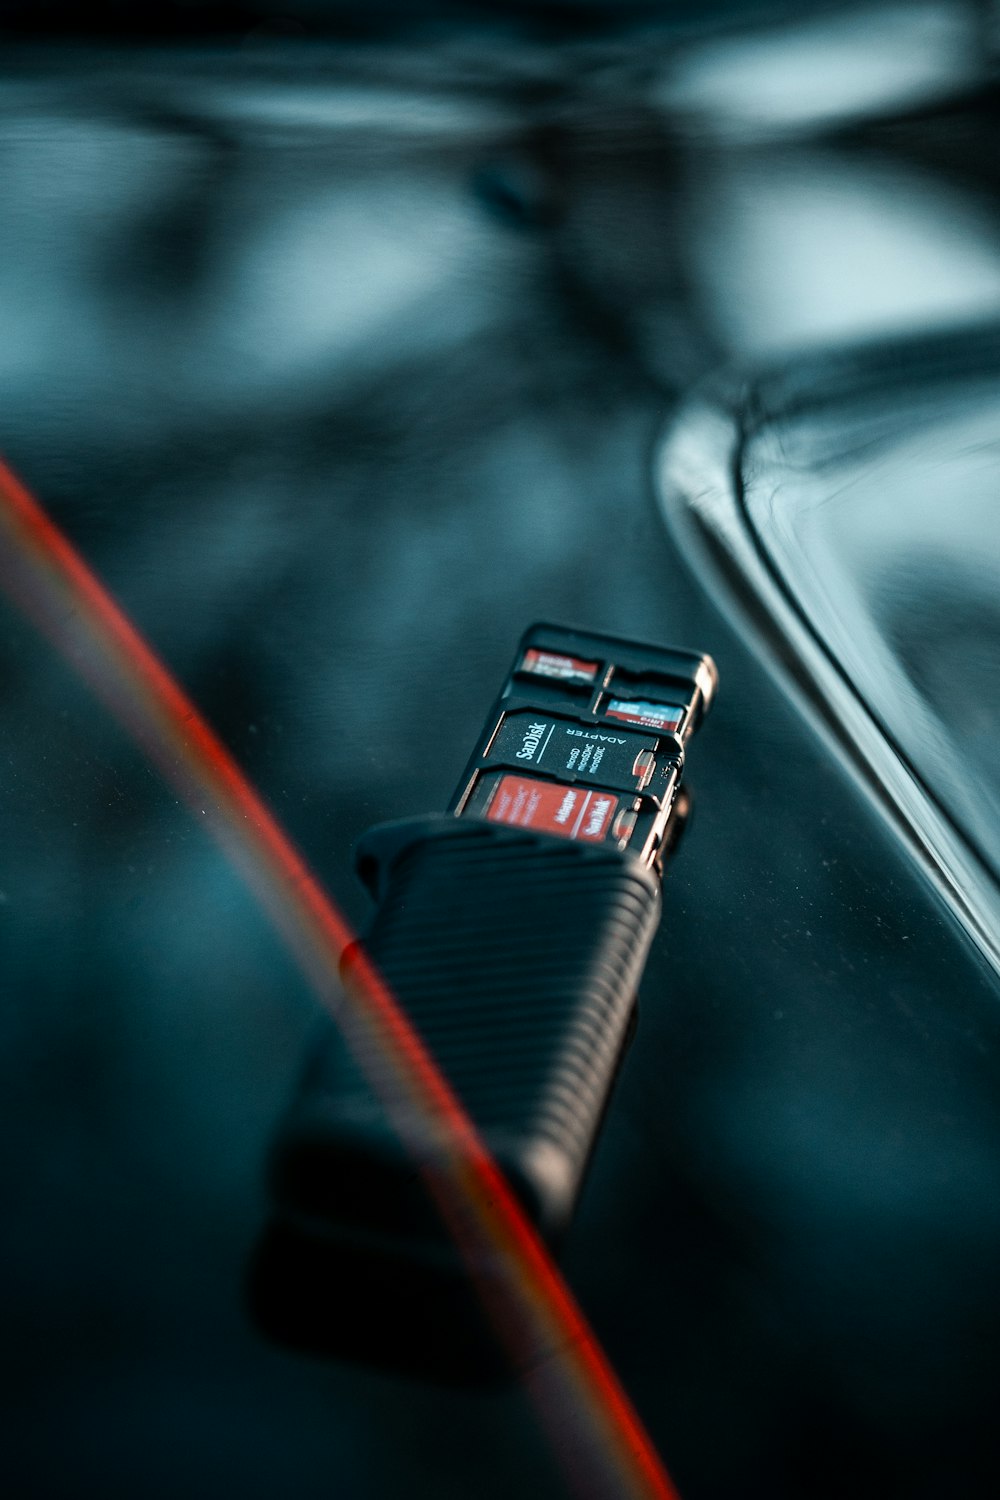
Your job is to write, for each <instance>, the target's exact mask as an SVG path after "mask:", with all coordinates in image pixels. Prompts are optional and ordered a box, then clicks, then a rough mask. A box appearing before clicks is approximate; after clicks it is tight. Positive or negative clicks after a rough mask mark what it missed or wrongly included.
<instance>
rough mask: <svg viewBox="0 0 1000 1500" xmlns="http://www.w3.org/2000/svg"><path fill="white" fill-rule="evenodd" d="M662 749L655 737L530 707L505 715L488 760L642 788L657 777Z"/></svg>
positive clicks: (625, 787)
mask: <svg viewBox="0 0 1000 1500" xmlns="http://www.w3.org/2000/svg"><path fill="white" fill-rule="evenodd" d="M656 748H657V742H656V739H655V738H654V737H652V736H648V735H639V734H630V733H629V732H628V731H625V730H621V731H619V730H617V729H611V728H606V727H604V726H603V725H597V724H587V723H582V722H579V721H574V720H571V719H564V718H557V717H556V716H555V715H553V714H544V713H534V712H532V711H531V710H530V709H525V710H522V711H521V712H518V713H512V714H506V715H505V716H504V718H503V720H502V722H501V724H500V727H499V729H498V730H497V732H496V734H495V735H494V737H493V741H492V743H491V744H490V747H489V749H488V751H487V752H486V759H487V760H488V761H494V762H495V761H499V762H500V763H501V764H503V765H508V766H516V767H518V768H525V769H526V768H527V767H529V766H530V767H531V768H532V769H533V770H540V771H547V772H548V773H549V774H550V775H553V776H560V777H565V776H569V777H572V778H574V779H580V780H583V781H593V782H599V783H600V785H602V786H606V787H614V788H615V789H616V790H618V791H622V792H638V791H641V790H642V789H643V787H645V786H647V785H648V784H649V782H650V780H651V779H652V776H653V772H654V770H655V767H656Z"/></svg>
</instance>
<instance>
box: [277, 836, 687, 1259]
mask: <svg viewBox="0 0 1000 1500" xmlns="http://www.w3.org/2000/svg"><path fill="white" fill-rule="evenodd" d="M413 829H414V833H413V837H412V838H408V837H406V836H404V837H400V835H399V830H398V829H396V830H392V829H391V828H390V829H388V830H387V832H388V834H389V837H388V839H387V840H386V841H385V848H384V850H383V851H382V853H381V854H380V851H379V838H378V832H379V831H377V830H376V835H375V838H374V839H371V838H370V839H369V841H368V847H367V850H366V853H365V860H366V862H367V863H368V864H369V866H370V865H371V862H372V861H373V860H374V861H375V863H376V864H378V865H379V871H378V885H379V889H380V899H379V906H378V910H377V913H376V915H375V919H374V922H373V924H372V928H371V932H370V934H369V937H368V939H367V940H366V947H367V949H368V951H369V953H370V955H371V957H372V958H373V959H374V961H375V963H376V964H377V966H378V967H379V969H380V970H381V972H382V974H383V975H384V977H385V979H386V980H387V981H388V984H389V986H390V987H391V989H392V991H393V993H394V994H395V996H396V998H397V999H398V1000H399V1002H400V1003H401V1004H402V1006H403V1007H404V1009H405V1010H406V1012H407V1014H408V1016H409V1017H410V1019H411V1020H412V1021H413V1023H414V1024H415V1026H416V1028H417V1030H418V1031H419V1033H420V1035H421V1037H422V1038H423V1040H424V1042H425V1043H426V1045H427V1046H428V1048H429V1049H430V1052H431V1054H432V1055H433V1057H434V1058H435V1060H436V1062H437V1063H438V1065H439V1066H440V1067H441V1069H442V1070H443V1072H444V1073H445V1075H446V1076H447V1078H448V1079H449V1081H450V1083H451V1084H452V1086H453V1088H454V1089H455V1090H456V1092H457V1093H458V1095H459V1097H460V1098H461V1100H462V1102H463V1103H464V1105H465V1106H466V1108H467V1109H468V1111H469V1112H470V1114H471V1115H472V1117H473V1119H474V1121H475V1122H476V1124H477V1126H478V1127H479V1129H480V1131H481V1133H482V1135H483V1137H484V1139H485V1141H486V1143H487V1145H488V1146H489V1148H490V1149H491V1151H492V1152H493V1154H494V1156H495V1157H496V1158H497V1160H498V1162H499V1164H500V1166H501V1168H502V1169H503V1170H504V1171H505V1173H506V1174H507V1176H508V1177H509V1179H510V1181H511V1183H512V1185H513V1187H514V1188H515V1190H516V1191H517V1192H518V1194H519V1195H520V1197H521V1198H522V1200H523V1201H524V1203H525V1205H526V1206H527V1208H528V1210H529V1211H530V1212H531V1213H532V1215H533V1217H534V1218H535V1219H536V1220H537V1222H538V1223H539V1225H540V1226H541V1228H542V1229H543V1231H545V1232H547V1233H548V1234H550V1235H551V1234H556V1233H558V1232H559V1231H560V1230H561V1229H562V1228H563V1226H564V1225H565V1222H566V1220H567V1219H568V1216H569V1214H570V1212H571V1210H572V1207H573V1203H574V1201H575V1198H576V1195H577V1192H578V1189H579V1186H580V1183H581V1180H582V1177H583V1173H584V1170H585V1167H586V1163H587V1159H588V1156H589V1154H590V1150H591V1147H592V1145H593V1142H594V1138H595V1135H596V1132H597V1129H598V1126H599V1124H600V1120H601V1116H602V1113H603V1110H604V1106H605V1104H606V1102H607V1098H608V1094H609V1091H610V1088H611V1085H612V1083H613V1080H614V1076H615V1072H616V1070H617V1067H618V1063H619V1061H620V1058H621V1055H622V1051H623V1048H624V1044H625V1040H626V1036H627V1033H628V1028H629V1022H630V1018H631V1014H632V1009H633V1005H634V1001H635V994H636V989H637V986H638V982H639V977H640V974H641V972H642V967H643V963H644V961H645V958H646V953H647V950H648V947H649V943H650V940H651V938H652V935H653V932H654V930H655V927H656V923H657V920H658V916H659V882H658V880H657V879H656V877H655V876H654V875H652V874H651V873H650V872H649V871H648V870H646V869H645V868H644V867H643V866H642V865H641V864H639V863H638V861H636V860H635V859H632V858H630V857H628V856H625V855H622V854H619V853H618V851H617V850H614V849H610V848H603V847H586V846H581V845H579V844H576V843H572V842H570V841H566V842H565V844H563V843H561V842H559V841H557V840H555V839H553V838H550V837H546V836H541V837H539V836H538V835H534V834H531V833H529V832H524V831H521V830H517V829H510V828H507V827H499V826H493V825H490V824H487V823H477V822H472V821H468V822H462V821H460V820H457V819H440V820H427V821H426V822H424V823H422V824H419V825H413ZM275 1185H276V1188H277V1191H278V1197H279V1202H284V1204H285V1205H286V1206H287V1207H290V1208H292V1209H294V1210H295V1211H297V1212H299V1213H305V1214H308V1215H309V1216H310V1217H311V1218H314V1219H316V1218H318V1219H320V1220H322V1221H325V1222H326V1223H327V1224H329V1225H330V1227H336V1228H337V1230H338V1231H339V1232H341V1233H345V1232H346V1233H348V1234H349V1233H351V1232H356V1233H360V1234H362V1235H363V1234H364V1233H365V1232H368V1233H374V1234H376V1235H377V1236H379V1237H381V1238H384V1237H385V1236H386V1235H389V1236H391V1237H392V1238H393V1239H394V1240H396V1241H400V1240H406V1239H410V1240H413V1239H417V1240H422V1241H426V1240H428V1239H434V1238H438V1239H440V1237H441V1235H440V1231H439V1230H438V1228H437V1224H436V1215H435V1214H434V1212H433V1210H431V1209H430V1206H429V1204H428V1203H426V1202H425V1201H424V1200H423V1195H422V1191H421V1189H420V1185H419V1183H418V1181H417V1180H416V1178H415V1169H414V1167H413V1164H412V1163H410V1162H408V1161H407V1159H406V1157H405V1152H404V1149H403V1147H402V1146H401V1145H399V1144H398V1143H397V1142H396V1141H395V1139H394V1137H393V1136H392V1134H391V1132H390V1131H389V1129H388V1127H387V1126H386V1124H385V1123H384V1121H383V1120H382V1118H381V1115H380V1112H379V1110H378V1108H377V1106H376V1105H375V1103H374V1101H373V1100H372V1099H371V1097H370V1095H369V1094H368V1091H367V1089H366V1086H365V1085H364V1083H363V1081H362V1080H361V1079H360V1078H359V1077H358V1076H357V1074H356V1073H355V1072H354V1070H353V1066H352V1065H351V1063H350V1061H349V1059H348V1058H347V1056H346V1054H345V1052H344V1051H343V1048H342V1046H341V1044H340V1043H339V1041H338V1039H337V1038H336V1037H335V1036H334V1035H332V1034H328V1035H326V1036H325V1037H324V1038H323V1039H322V1040H321V1042H320V1045H319V1047H318V1050H317V1053H316V1055H315V1056H314V1058H313V1061H312V1064H311V1066H310V1069H309V1072H308V1074H307V1078H306V1080H305V1085H304V1089H303V1092H302V1094H301V1097H300V1099H299V1101H298V1104H297V1106H296V1108H295V1110H294V1111H293V1113H292V1115H291V1116H290V1117H289V1119H288V1121H287V1123H286V1126H285V1130H284V1132H283V1135H282V1139H281V1141H280V1143H279V1148H278V1151H277V1155H276V1171H275Z"/></svg>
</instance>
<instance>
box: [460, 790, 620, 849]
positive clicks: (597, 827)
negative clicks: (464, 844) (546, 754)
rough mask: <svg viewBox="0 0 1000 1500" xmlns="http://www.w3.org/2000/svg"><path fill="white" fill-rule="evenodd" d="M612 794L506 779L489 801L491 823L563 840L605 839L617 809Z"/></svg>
mask: <svg viewBox="0 0 1000 1500" xmlns="http://www.w3.org/2000/svg"><path fill="white" fill-rule="evenodd" d="M618 801H619V799H618V798H617V797H616V796H615V794H614V793H613V792H604V791H600V790H598V789H596V788H594V787H584V786H560V785H559V784H558V783H557V782H552V781H536V780H535V779H534V777H530V776H503V777H501V779H500V781H499V782H498V784H497V789H496V791H495V792H494V794H493V797H492V799H491V801H490V806H489V810H488V812H487V814H486V817H487V819H488V821H489V822H491V823H513V824H514V825H515V826H516V827H518V828H534V829H536V830H537V831H538V832H539V833H554V834H556V835H557V836H558V837H559V838H563V839H588V840H595V841H596V840H598V839H602V838H603V837H604V835H605V832H606V831H607V828H608V824H609V823H610V822H611V819H612V816H613V815H614V813H615V810H616V809H617V807H618Z"/></svg>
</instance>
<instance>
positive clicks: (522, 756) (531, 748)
mask: <svg viewBox="0 0 1000 1500" xmlns="http://www.w3.org/2000/svg"><path fill="white" fill-rule="evenodd" d="M544 733H545V725H544V724H529V725H528V730H527V733H526V734H525V736H524V743H523V745H522V746H521V748H520V750H519V751H518V752H517V757H516V758H517V759H518V760H534V758H535V752H536V751H537V749H538V746H539V743H540V741H541V738H542V735H543V734H544Z"/></svg>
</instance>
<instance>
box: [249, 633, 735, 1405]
mask: <svg viewBox="0 0 1000 1500" xmlns="http://www.w3.org/2000/svg"><path fill="white" fill-rule="evenodd" d="M714 681H715V677H714V667H712V665H711V662H710V661H709V659H708V658H704V657H700V656H696V655H694V654H693V653H686V652H673V651H662V650H659V649H657V648H654V647H644V646H641V645H637V644H636V643H633V642H622V641H617V640H614V639H612V638H609V637H602V636H592V635H587V634H583V633H580V632H573V631H567V630H562V629H559V628H558V627H555V626H535V627H533V628H532V629H531V630H529V631H528V632H527V633H526V635H525V636H524V637H523V639H522V641H521V643H520V646H519V648H518V653H517V656H516V657H515V662H514V666H513V668H512V670H511V673H510V675H509V676H508V679H507V682H506V684H505V686H504V688H503V690H502V691H501V694H500V696H499V698H498V699H497V701H496V703H495V704H494V707H493V709H492V710H491V712H490V715H489V716H488V718H487V722H486V725H485V727H484V731H483V734H482V735H481V737H480V739H479V741H478V743H477V746H476V750H475V752H474V754H473V756H472V757H471V759H470V761H469V762H468V764H467V766H466V769H465V771H464V772H463V775H462V777H461V779H460V781H459V785H458V788H457V790H456V794H455V797H454V798H453V801H452V804H451V807H450V810H449V812H448V813H446V814H441V815H438V816H433V817H426V818H419V819H410V820H407V821H405V822H402V823H391V824H383V825H381V826H379V827H377V828H374V829H372V830H371V831H370V832H369V833H368V834H366V835H365V836H364V838H363V839H362V840H361V842H360V844H359V846H358V850H357V868H358V873H359V875H360V876H361V878H362V880H363V881H364V883H365V884H366V885H367V887H368V889H369V891H370V893H371V895H372V897H373V899H374V902H375V911H374V916H373V918H372V922H371V926H370V928H369V931H368V934H367V936H366V938H365V940H364V950H365V953H366V955H367V957H368V958H370V960H371V961H372V962H373V963H374V965H375V967H376V969H377V970H378V971H379V973H380V974H381V976H382V978H383V979H384V980H385V982H386V984H387V986H388V987H389V989H390V991H391V992H392V994H393V996H394V998H395V999H396V1001H397V1002H398V1003H399V1005H400V1006H401V1007H402V1009H403V1010H404V1011H405V1013H406V1015H407V1017H408V1019H409V1020H410V1022H411V1023H412V1024H413V1026H414V1027H415V1029H416V1031H417V1033H418V1034H419V1036H420V1037H421V1039H422V1041H423V1043H424V1044H425V1046H426V1047H427V1049H428V1051H429V1052H430V1054H431V1056H432V1057H433V1058H434V1061H435V1063H436V1064H437V1066H438V1067H439V1068H440V1069H441V1071H442V1072H443V1074H444V1076H445V1077H446V1078H447V1080H448V1082H449V1084H450V1085H451V1087H452V1089H453V1090H454V1091H455V1093H456V1094H457V1096H458V1098H459V1099H460V1101H461V1103H462V1104H463V1106H464V1108H465V1109H466V1110H467V1112H468V1113H469V1115H470V1117H471V1118H472V1120H473V1122H474V1124H475V1126H476V1128H477V1130H478V1132H479V1134H480V1136H481V1138H482V1140H483V1141H484V1143H485V1145H486V1146H487V1148H488V1150H489V1151H490V1153H491V1155H492V1156H493V1158H494V1159H495V1161H496V1162H497V1164H498V1165H499V1166H500V1168H501V1170H502V1171H503V1173H504V1175H505V1177H506V1178H507V1181H508V1182H509V1184H510V1186H511V1187H512V1189H513V1191H514V1192H515V1194H516V1195H517V1196H518V1198H519V1199H520V1201H521V1203H522V1205H523V1207H524V1209H525V1211H526V1213H527V1214H528V1215H529V1216H530V1218H531V1219H532V1220H533V1221H534V1222H535V1223H536V1224H537V1226H538V1228H539V1230H540V1231H541V1232H542V1234H543V1235H544V1236H545V1237H546V1238H547V1239H548V1241H549V1242H550V1243H551V1244H553V1245H557V1244H558V1242H559V1240H560V1238H561V1236H562V1234H563V1233H564V1231H565V1229H566V1226H567V1224H568V1223H569V1220H570V1217H571V1214H572V1211H573V1208H574V1205H575V1202H576V1199H577V1197H578V1195H579V1191H580V1187H581V1184H582V1181H583V1178H584V1174H585V1171H586V1167H587V1163H588V1161H589V1158H590V1155H591V1152H592V1149H593V1145H594V1142H595V1139H596V1136H597V1132H598V1130H599V1128H600V1124H601V1120H602V1118H603V1115H604V1111H605V1109H606V1106H607V1103H608V1099H609V1096H610V1093H611V1089H612V1086H613V1083H614V1079H615V1076H616V1074H617V1071H618V1068H619V1066H620V1063H621V1060H622V1057H623V1055H624V1052H625V1048H626V1044H627V1041H628V1039H629V1036H630V1032H631V1028H632V1025H633V1021H634V1015H635V1007H636V993H637V989H638V984H639V979H640V976H641V973H642V969H643V966H644V963H645V959H646V955H647V952H648V949H649V945H650V943H651V941H652V938H653V935H654V932H655V930H656V926H657V923H658V921H659V912H660V873H661V867H662V858H663V853H664V850H665V848H667V847H668V846H669V845H670V843H671V842H672V840H673V838H675V837H676V835H677V831H678V828H679V827H680V825H681V821H682V817H681V814H682V801H683V799H682V798H681V799H680V800H679V799H678V787H679V783H680V772H681V767H682V764H683V757H684V746H685V744H686V740H687V737H688V736H689V735H690V733H691V732H693V730H694V729H695V728H696V727H697V724H698V721H699V719H700V717H701V715H702V713H703V712H704V710H705V708H706V707H707V705H708V703H709V701H710V699H711V696H712V691H713V689H714ZM651 684H652V686H653V688H654V689H655V688H656V686H657V684H676V685H677V686H678V687H679V688H680V689H681V691H682V692H683V694H684V697H683V704H684V711H685V718H684V722H683V724H682V725H681V726H680V732H679V733H678V734H676V735H674V734H672V733H671V732H669V731H667V730H665V729H663V728H662V726H660V727H659V728H657V727H656V726H653V727H651V726H649V725H641V724H640V725H637V724H635V723H632V722H628V723H627V724H626V723H622V724H621V727H619V722H618V721H614V722H612V721H609V720H608V719H607V717H606V715H603V708H604V706H605V704H606V702H607V696H606V695H607V694H609V693H611V694H613V696H614V699H615V700H616V701H621V702H622V703H627V704H634V703H643V704H652V705H656V704H658V703H661V701H662V695H660V696H659V697H658V696H655V695H654V694H653V693H651V692H650V691H649V689H650V686H651ZM672 701H673V700H671V702H672ZM626 712H629V710H626ZM642 717H649V715H642ZM637 746H641V747H642V748H641V749H637V748H636V747H637ZM519 752H523V754H521V753H519ZM598 752H600V754H598ZM647 752H648V753H649V754H651V755H652V758H653V762H654V767H653V773H652V774H651V776H650V777H649V778H648V779H645V780H644V778H645V773H646V769H648V763H647V762H646V761H644V760H642V759H641V756H643V755H645V754H646V753H647ZM640 781H642V782H643V785H642V786H641V787H640V786H639V785H638V783H639V782H640ZM630 782H634V783H635V785H630ZM609 783H610V784H609ZM501 798H507V799H508V801H507V803H504V809H505V810H504V813H503V815H502V816H491V814H493V813H495V812H496V810H497V808H498V807H499V806H500V802H499V801H498V799H501ZM519 799H520V800H519ZM352 954H353V950H352V949H349V950H348V952H347V953H346V954H345V956H344V966H345V967H349V966H350V964H351V962H352ZM423 1149H425V1150H426V1149H427V1148H426V1147H424V1148H423ZM420 1151H421V1148H419V1147H417V1148H416V1149H415V1148H414V1142H413V1141H408V1140H406V1139H404V1138H402V1137H401V1136H400V1135H397V1134H396V1132H395V1131H394V1130H393V1129H392V1128H391V1126H390V1125H389V1123H388V1118H387V1115H386V1112H385V1110H384V1107H383V1104H382V1102H381V1101H380V1100H379V1099H376V1097H375V1096H374V1094H373V1093H372V1091H371V1089H370V1087H369V1084H368V1082H367V1081H366V1078H365V1077H364V1076H363V1075H362V1073H361V1071H360V1069H359V1067H358V1065H357V1063H356V1062H355V1060H354V1058H353V1057H352V1055H351V1054H350V1052H349V1050H348V1048H347V1045H346V1043H345V1041H344V1039H343V1038H342V1036H341V1034H340V1032H339V1031H338V1030H337V1029H336V1028H335V1027H333V1026H332V1025H331V1024H330V1023H329V1022H325V1023H324V1024H323V1026H322V1027H321V1028H320V1030H319V1032H318V1034H317V1037H316V1041H315V1045H314V1047H313V1050H312V1053H311V1056H310V1058H309V1061H308V1063H307V1066H306V1070H305V1075H304V1077H303V1079H302V1082H301V1085H300V1087H299V1090H298V1092H297V1095H296V1098H295V1101H294V1103H293V1105H292V1107H291V1108H290V1110H289V1111H288V1113H287V1115H286V1117H285V1120H284V1122H283V1124H282V1126H281V1129H280V1131H279V1135H278V1139H277V1141H276V1143H275V1147H274V1150H273V1153H272V1161H271V1189H272V1198H273V1213H272V1216H271V1222H270V1224H269V1226H268V1229H267V1231H266V1233H265V1235H264V1237H263V1239H262V1241H261V1243H260V1246H259V1250H258V1254H257V1256H256V1258H255V1262H254V1266H253V1272H252V1277H251V1299H252V1304H253V1307H254V1310H255V1313H256V1317H257V1320H258V1322H259V1324H260V1325H261V1326H262V1327H263V1328H264V1329H265V1331H267V1332H269V1333H270V1334H271V1335H272V1336H274V1337H275V1338H277V1339H278V1340H279V1341H281V1342H283V1343H287V1344H292V1345H294V1346H297V1347H304V1348H309V1349H312V1350H314V1351H316V1352H323V1353H327V1354H331V1355H339V1356H342V1357H346V1358H352V1359H359V1360H363V1361H366V1362H370V1363H371V1362H373V1363H375V1364H378V1365H381V1366H392V1367H394V1368H397V1369H404V1370H405V1369H411V1370H415V1371H417V1372H419V1373H421V1374H435V1375H438V1376H441V1377H444V1378H458V1379H460V1380H464V1379H466V1378H472V1377H474V1375H475V1374H477V1373H478V1372H479V1370H484V1371H485V1372H486V1373H490V1372H491V1371H492V1372H493V1373H495V1371H496V1366H497V1349H496V1343H495V1340H494V1339H493V1338H492V1336H491V1334H490V1330H489V1328H488V1326H486V1324H485V1323H484V1322H483V1317H482V1312H481V1309H480V1308H479V1307H478V1303H477V1301H476V1298H475V1296H474V1295H473V1294H472V1292H471V1290H470V1284H469V1278H468V1267H467V1266H466V1265H464V1264H463V1261H462V1259H461V1257H460V1255H459V1252H458V1251H457V1250H456V1249H455V1248H454V1246H453V1244H452V1242H451V1239H450V1236H449V1234H448V1231H447V1229H446V1226H445V1224H444V1223H443V1221H442V1220H441V1219H440V1217H439V1213H438V1209H437V1207H436V1205H435V1201H434V1199H433V1197H432V1196H431V1194H430V1193H429V1191H428V1190H427V1187H426V1185H425V1182H424V1177H423V1175H422V1172H421V1170H420V1169H421V1166H423V1165H427V1164H428V1163H427V1162H425V1161H422V1160H421V1155H420ZM483 1274H489V1273H488V1270H484V1272H483ZM402 1289H405V1294H404V1292H403V1290H402ZM390 1311H391V1316H390V1315H389V1314H390ZM549 1352H550V1351H544V1350H540V1351H537V1357H538V1358H543V1357H547V1354H548V1353H549Z"/></svg>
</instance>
